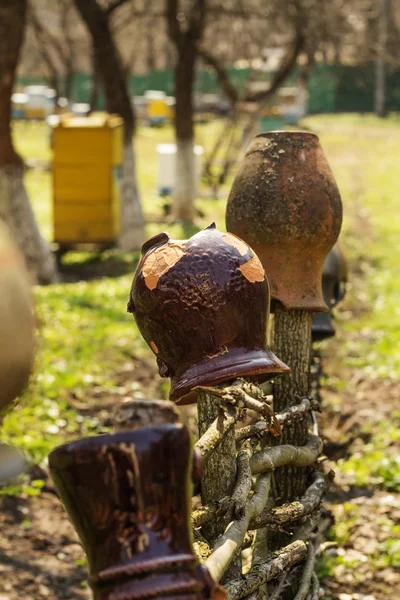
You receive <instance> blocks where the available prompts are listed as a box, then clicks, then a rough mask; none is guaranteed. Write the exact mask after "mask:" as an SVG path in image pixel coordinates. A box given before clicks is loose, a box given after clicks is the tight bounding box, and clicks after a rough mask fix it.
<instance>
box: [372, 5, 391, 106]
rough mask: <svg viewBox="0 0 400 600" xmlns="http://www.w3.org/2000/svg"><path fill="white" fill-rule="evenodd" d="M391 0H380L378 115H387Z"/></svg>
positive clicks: (377, 71)
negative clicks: (387, 55)
mask: <svg viewBox="0 0 400 600" xmlns="http://www.w3.org/2000/svg"><path fill="white" fill-rule="evenodd" d="M389 4H390V3H389V0H381V1H380V7H379V8H380V10H379V17H378V48H377V53H376V54H377V56H376V75H375V112H376V114H377V115H378V117H384V116H385V115H386V53H387V41H388V16H389Z"/></svg>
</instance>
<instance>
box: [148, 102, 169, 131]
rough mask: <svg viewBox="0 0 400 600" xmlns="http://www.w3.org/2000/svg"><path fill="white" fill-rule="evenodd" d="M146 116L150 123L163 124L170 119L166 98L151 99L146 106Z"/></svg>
mask: <svg viewBox="0 0 400 600" xmlns="http://www.w3.org/2000/svg"><path fill="white" fill-rule="evenodd" d="M147 115H148V118H149V121H150V123H153V124H155V125H157V124H160V125H161V124H163V123H165V122H166V121H167V120H168V119H169V117H170V108H169V106H168V104H167V99H166V98H151V99H150V100H149V101H148V104H147Z"/></svg>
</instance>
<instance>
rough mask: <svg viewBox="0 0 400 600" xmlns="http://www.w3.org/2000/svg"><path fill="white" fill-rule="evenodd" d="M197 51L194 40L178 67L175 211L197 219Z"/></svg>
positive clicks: (185, 218)
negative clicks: (194, 92)
mask: <svg viewBox="0 0 400 600" xmlns="http://www.w3.org/2000/svg"><path fill="white" fill-rule="evenodd" d="M195 63H196V51H195V48H194V47H192V44H191V42H190V40H188V42H187V43H186V44H185V45H184V46H183V50H182V49H181V50H180V52H179V53H178V63H177V65H176V69H175V98H176V107H175V135H176V181H175V193H174V205H173V215H174V217H175V218H177V219H181V220H182V221H188V222H191V221H193V217H194V200H195V195H196V173H195V160H194V156H193V148H194V118H193V112H194V106H193V87H194V78H195Z"/></svg>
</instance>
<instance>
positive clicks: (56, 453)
mask: <svg viewBox="0 0 400 600" xmlns="http://www.w3.org/2000/svg"><path fill="white" fill-rule="evenodd" d="M177 429H185V426H184V424H183V423H176V424H170V423H166V424H164V425H154V426H150V427H142V428H141V429H134V430H120V431H117V432H115V433H104V434H101V435H96V436H93V437H87V438H84V439H81V440H74V441H72V442H68V443H67V444H63V445H62V446H58V447H57V448H55V449H54V450H52V451H51V452H50V454H49V458H48V460H49V467H50V470H53V471H54V470H62V469H68V468H69V467H70V466H71V464H78V463H79V461H78V460H76V455H77V454H80V453H81V452H82V453H92V452H94V451H96V452H99V450H100V449H101V448H103V447H104V446H107V445H110V446H111V445H115V444H124V443H125V444H126V443H132V444H134V443H136V444H137V443H138V442H143V443H144V444H146V445H147V444H149V443H150V441H151V439H152V438H153V439H154V435H155V434H163V433H167V432H169V431H174V430H177Z"/></svg>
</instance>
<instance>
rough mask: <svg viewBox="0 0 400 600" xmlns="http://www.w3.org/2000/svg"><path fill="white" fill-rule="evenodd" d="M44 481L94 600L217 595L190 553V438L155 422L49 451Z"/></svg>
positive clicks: (200, 599)
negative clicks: (74, 541)
mask: <svg viewBox="0 0 400 600" xmlns="http://www.w3.org/2000/svg"><path fill="white" fill-rule="evenodd" d="M49 465H50V472H51V476H52V479H53V481H54V485H55V487H56V490H57V492H58V494H59V496H60V499H61V501H62V503H63V504H64V507H65V509H66V511H67V513H68V515H69V517H70V519H71V521H72V523H73V525H74V527H75V529H76V531H77V533H78V535H79V538H80V540H81V542H82V545H83V548H84V550H85V552H86V555H87V559H88V567H89V584H90V587H91V588H92V591H93V597H94V600H113V599H115V598H123V599H124V600H140V599H143V598H154V599H155V598H157V599H161V598H168V599H169V600H173V599H177V600H207V599H215V600H223V599H224V598H225V597H226V596H225V592H224V590H223V589H222V588H221V587H220V586H218V585H216V584H214V582H213V581H212V580H211V577H210V575H209V573H208V571H206V569H204V568H203V567H200V565H199V563H198V561H197V558H196V556H195V554H194V552H193V549H192V544H191V535H190V509H191V500H190V495H191V485H190V477H191V465H192V452H191V440H190V435H189V432H188V430H187V428H186V427H185V426H183V425H181V424H170V423H168V424H161V425H156V426H154V427H143V428H140V429H137V430H134V431H123V432H118V433H115V434H111V435H101V436H97V437H91V438H87V439H83V440H80V441H77V442H72V443H70V444H66V445H64V446H61V447H59V448H57V449H56V450H54V451H53V452H51V454H50V456H49Z"/></svg>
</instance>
